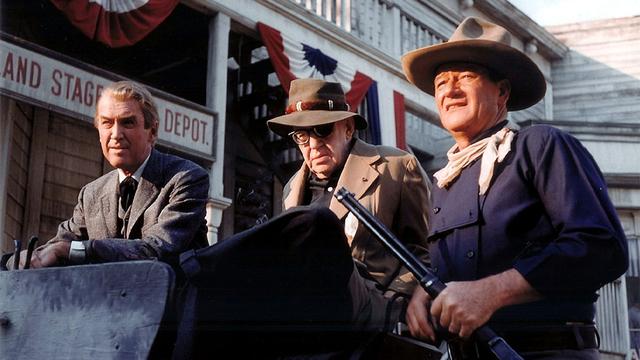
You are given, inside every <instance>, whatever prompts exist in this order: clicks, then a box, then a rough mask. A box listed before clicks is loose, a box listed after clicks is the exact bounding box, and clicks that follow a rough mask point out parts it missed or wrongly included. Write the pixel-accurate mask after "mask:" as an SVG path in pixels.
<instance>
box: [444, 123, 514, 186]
mask: <svg viewBox="0 0 640 360" xmlns="http://www.w3.org/2000/svg"><path fill="white" fill-rule="evenodd" d="M513 135H514V132H513V130H511V129H510V128H509V127H506V126H505V127H503V128H502V129H500V131H498V132H497V133H495V134H493V135H491V136H489V137H486V138H484V139H482V140H479V141H476V142H475V143H473V144H471V145H469V146H467V147H466V148H464V149H462V150H460V151H458V145H457V144H456V145H453V147H451V149H449V151H447V158H448V159H449V162H448V163H447V165H446V166H445V167H444V168H442V169H440V170H438V171H437V172H436V173H435V174H433V176H434V177H435V178H436V179H437V180H438V182H437V185H438V187H439V188H441V189H442V188H444V187H447V186H448V185H449V184H450V183H451V182H453V181H454V180H455V179H456V178H457V177H458V176H459V175H460V172H462V169H464V168H465V167H467V166H468V165H469V164H471V163H472V162H473V161H474V160H475V159H477V158H478V157H480V156H481V155H482V160H481V161H482V163H481V164H480V176H479V177H478V185H479V187H480V190H479V194H480V195H484V194H485V193H486V192H487V190H488V189H489V184H490V183H491V178H492V177H493V169H494V168H495V165H496V164H497V163H500V162H502V160H504V158H505V156H507V154H508V153H509V151H511V141H512V140H513Z"/></svg>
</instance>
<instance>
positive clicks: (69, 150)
mask: <svg viewBox="0 0 640 360" xmlns="http://www.w3.org/2000/svg"><path fill="white" fill-rule="evenodd" d="M85 136H89V134H88V133H87V134H86V135H85ZM49 148H50V149H52V150H55V151H58V152H60V153H62V154H65V155H72V156H76V157H79V158H82V159H86V160H93V161H96V159H100V157H101V156H102V150H101V149H100V145H99V143H98V140H97V139H96V141H95V142H94V143H91V144H87V143H82V142H78V141H76V140H75V139H70V138H68V137H64V136H61V135H58V134H49Z"/></svg>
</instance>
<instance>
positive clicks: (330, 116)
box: [267, 79, 367, 137]
mask: <svg viewBox="0 0 640 360" xmlns="http://www.w3.org/2000/svg"><path fill="white" fill-rule="evenodd" d="M350 117H354V119H355V126H356V129H364V128H366V127H367V121H366V120H365V119H364V118H363V117H362V116H360V115H359V114H357V113H354V112H351V111H349V104H347V101H346V98H345V96H344V91H343V90H342V86H340V84H339V83H334V82H327V81H324V80H320V79H296V80H293V81H292V82H291V88H290V89H289V106H287V109H286V110H285V115H282V116H278V117H275V118H273V119H271V120H269V121H267V126H268V127H269V129H271V131H273V132H274V133H276V134H278V135H280V136H283V137H286V136H288V134H289V133H290V132H291V131H292V130H293V129H294V128H308V127H313V126H316V125H324V124H329V123H334V122H337V121H340V120H344V119H348V118H350Z"/></svg>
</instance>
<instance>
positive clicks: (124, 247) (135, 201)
mask: <svg viewBox="0 0 640 360" xmlns="http://www.w3.org/2000/svg"><path fill="white" fill-rule="evenodd" d="M94 125H95V127H96V128H97V129H98V133H99V135H100V145H101V147H102V153H103V155H104V157H105V158H106V159H107V161H108V162H109V163H110V164H111V166H113V167H114V168H116V170H114V171H111V172H109V173H108V174H105V175H103V176H101V177H100V178H98V179H96V180H94V181H92V182H91V183H89V184H87V185H86V186H85V187H84V188H82V190H80V194H79V196H78V204H77V205H76V207H75V209H74V211H73V216H72V217H71V219H69V220H66V221H64V222H63V223H61V224H60V226H59V227H58V233H57V234H56V236H55V237H54V238H52V239H51V240H49V241H48V242H47V243H46V244H44V245H43V246H40V247H39V248H37V249H36V250H35V251H34V253H33V258H32V260H31V266H32V267H34V268H36V267H49V266H60V265H67V264H84V263H99V262H109V261H124V260H142V259H158V260H162V261H166V262H168V263H170V264H172V265H175V264H176V263H177V258H178V255H179V254H180V253H181V252H183V251H185V250H187V249H190V248H195V247H200V246H206V245H207V241H206V222H205V204H206V200H207V196H208V190H209V178H208V174H207V172H206V171H205V170H204V169H202V168H201V167H199V166H198V165H196V164H194V163H192V162H191V161H188V160H184V159H181V158H179V157H175V156H171V155H166V154H162V153H160V152H158V151H156V150H154V149H153V146H154V144H155V141H156V138H157V134H158V112H157V108H156V105H155V104H154V102H153V99H152V97H151V94H150V93H149V92H148V91H147V90H146V89H145V88H144V87H143V86H141V85H139V84H136V83H134V82H131V81H120V82H116V83H114V84H112V85H110V86H108V87H107V88H105V89H104V91H103V92H102V96H101V98H100V100H99V101H98V104H97V108H96V116H95V120H94ZM20 260H21V262H20V267H21V268H22V267H23V266H24V261H25V260H26V256H25V254H22V256H21V257H20ZM7 263H8V264H13V259H10V260H9V261H8V262H7Z"/></svg>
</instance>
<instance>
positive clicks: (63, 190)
mask: <svg viewBox="0 0 640 360" xmlns="http://www.w3.org/2000/svg"><path fill="white" fill-rule="evenodd" d="M42 196H43V197H44V198H45V199H47V200H54V201H58V202H61V203H63V204H68V205H75V204H76V203H77V202H78V190H77V189H72V188H69V187H67V186H64V185H62V184H52V183H48V182H45V183H44V186H43V191H42Z"/></svg>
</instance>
